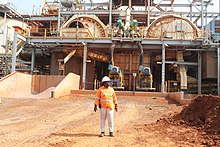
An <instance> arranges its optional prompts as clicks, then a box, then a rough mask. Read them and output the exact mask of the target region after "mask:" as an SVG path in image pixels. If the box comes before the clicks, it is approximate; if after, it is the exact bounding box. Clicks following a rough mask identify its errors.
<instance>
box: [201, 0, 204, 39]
mask: <svg viewBox="0 0 220 147" xmlns="http://www.w3.org/2000/svg"><path fill="white" fill-rule="evenodd" d="M201 27H202V37H204V0H202V4H201Z"/></svg>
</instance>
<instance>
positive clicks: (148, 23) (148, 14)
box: [147, 0, 150, 26]
mask: <svg viewBox="0 0 220 147" xmlns="http://www.w3.org/2000/svg"><path fill="white" fill-rule="evenodd" d="M147 10H148V11H147V26H149V25H150V0H148V1H147Z"/></svg>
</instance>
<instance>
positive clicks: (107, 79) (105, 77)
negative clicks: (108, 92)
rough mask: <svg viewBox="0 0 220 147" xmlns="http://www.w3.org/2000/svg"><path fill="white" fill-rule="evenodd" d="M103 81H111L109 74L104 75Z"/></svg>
mask: <svg viewBox="0 0 220 147" xmlns="http://www.w3.org/2000/svg"><path fill="white" fill-rule="evenodd" d="M102 82H110V78H109V77H107V76H104V77H103V78H102Z"/></svg>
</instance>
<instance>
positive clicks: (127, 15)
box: [124, 8, 131, 31]
mask: <svg viewBox="0 0 220 147" xmlns="http://www.w3.org/2000/svg"><path fill="white" fill-rule="evenodd" d="M130 23H131V9H129V8H128V9H127V10H126V19H125V26H124V28H125V31H128V30H129V29H130Z"/></svg>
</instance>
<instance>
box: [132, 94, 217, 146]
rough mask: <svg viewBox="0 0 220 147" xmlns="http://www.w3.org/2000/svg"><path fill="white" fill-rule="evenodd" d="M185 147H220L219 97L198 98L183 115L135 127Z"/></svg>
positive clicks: (184, 109) (182, 112)
mask: <svg viewBox="0 0 220 147" xmlns="http://www.w3.org/2000/svg"><path fill="white" fill-rule="evenodd" d="M135 129H136V130H137V131H140V130H144V131H148V132H152V133H153V134H154V136H155V137H158V136H160V137H162V138H161V140H163V139H164V138H165V139H170V140H171V141H173V142H174V143H175V144H181V145H182V146H204V145H205V146H220V97H218V96H212V95H201V96H198V97H197V98H196V99H195V100H194V101H193V102H192V103H191V104H189V105H188V106H187V107H185V108H183V110H182V111H181V112H180V113H177V114H174V115H173V116H170V117H165V118H161V119H159V120H158V121H157V122H156V123H153V124H145V125H142V126H140V125H138V126H135Z"/></svg>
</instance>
